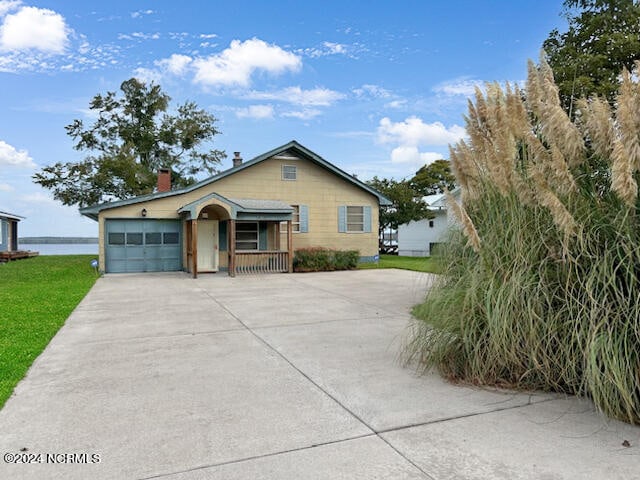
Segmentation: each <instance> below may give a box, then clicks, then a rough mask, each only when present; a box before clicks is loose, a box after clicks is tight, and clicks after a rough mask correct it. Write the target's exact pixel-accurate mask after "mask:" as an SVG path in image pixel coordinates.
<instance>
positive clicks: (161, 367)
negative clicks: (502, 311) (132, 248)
mask: <svg viewBox="0 0 640 480" xmlns="http://www.w3.org/2000/svg"><path fill="white" fill-rule="evenodd" d="M431 280H432V279H431V277H430V276H428V275H424V274H419V273H414V272H408V271H400V270H365V271H354V272H336V273H317V274H294V275H270V276H238V277H236V278H229V277H227V276H226V275H224V274H217V275H202V276H201V277H200V278H199V279H197V280H192V279H191V278H189V277H188V276H187V275H184V274H145V275H112V276H106V277H105V278H101V279H100V280H98V282H97V284H96V285H95V287H94V288H93V289H92V290H91V292H90V293H89V294H88V295H87V297H86V298H85V299H84V300H83V301H82V303H81V304H80V305H79V306H78V308H77V309H76V310H75V311H74V312H73V314H72V315H71V316H70V317H69V319H68V320H67V323H66V325H65V326H64V327H63V328H62V329H61V330H60V332H59V333H58V334H57V335H56V337H55V338H54V339H53V341H52V342H51V344H50V345H49V346H48V347H47V349H46V350H45V351H44V352H43V354H42V355H41V356H40V357H39V358H38V359H37V361H36V362H35V363H34V365H33V367H32V368H31V370H30V371H29V373H28V375H27V377H26V378H25V380H23V381H22V382H21V383H20V385H19V386H18V387H17V389H16V391H15V394H14V396H13V397H12V398H11V399H10V400H9V401H8V402H7V404H6V405H5V407H4V409H3V410H2V411H0V452H1V453H2V454H3V455H5V457H4V461H3V462H1V463H0V478H2V479H4V478H7V479H9V478H11V479H20V478H29V479H45V478H65V479H67V478H71V479H73V478H77V479H87V478H92V479H102V478H104V479H116V478H117V479H143V478H162V479H168V480H169V479H170V480H178V479H180V480H186V479H225V480H226V479H291V480H294V479H336V478H345V479H355V478H361V479H404V478H408V479H437V480H440V479H460V478H465V479H466V478H468V479H488V478H499V479H529V478H535V479H538V478H544V479H556V478H558V479H569V478H571V479H585V478H589V479H598V478H601V479H617V478H619V479H625V480H630V479H634V478H636V479H637V478H640V428H638V427H631V426H628V425H624V424H622V423H619V422H615V421H606V420H605V419H603V418H602V417H601V416H599V415H597V414H596V413H594V411H593V408H592V405H591V404H590V403H589V402H587V401H579V400H576V399H572V398H568V399H567V398H561V397H558V396H551V395H544V394H539V395H538V394H532V395H529V394H522V393H509V392H499V391H490V390H481V389H474V388H468V387H461V386H454V385H450V384H448V383H446V382H444V381H443V380H441V379H440V378H439V377H438V376H437V375H427V376H418V375H416V374H415V372H414V371H413V370H412V369H410V368H403V367H402V366H401V364H400V363H399V362H398V358H397V356H398V352H399V349H400V346H401V343H402V339H403V338H404V336H405V335H406V333H407V325H408V323H409V320H410V316H409V313H408V312H409V309H410V307H411V305H413V304H414V303H416V302H418V301H419V300H420V299H421V298H422V297H423V295H424V292H425V290H426V289H427V287H428V284H429V282H430V281H431ZM625 440H627V441H628V442H629V443H630V445H631V446H630V447H624V446H622V443H623V442H624V441H625ZM23 449H26V451H21V450H23ZM6 454H8V455H6ZM85 454H86V455H85ZM7 460H9V461H13V462H15V461H26V462H31V463H29V464H17V465H16V464H12V463H7ZM98 460H99V461H98ZM94 462H95V463H94Z"/></svg>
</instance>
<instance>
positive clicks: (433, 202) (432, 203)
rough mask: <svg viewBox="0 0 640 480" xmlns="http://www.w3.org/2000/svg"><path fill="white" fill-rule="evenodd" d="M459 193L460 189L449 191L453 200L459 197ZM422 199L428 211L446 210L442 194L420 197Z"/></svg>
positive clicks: (444, 198)
mask: <svg viewBox="0 0 640 480" xmlns="http://www.w3.org/2000/svg"><path fill="white" fill-rule="evenodd" d="M460 193H461V190H460V187H455V188H454V189H453V190H451V195H453V196H454V197H455V198H458V197H459V196H460ZM422 199H423V200H424V201H425V202H427V205H428V206H429V207H428V208H429V210H446V209H447V208H448V205H447V196H446V195H445V194H444V193H439V194H436V195H428V196H426V197H422Z"/></svg>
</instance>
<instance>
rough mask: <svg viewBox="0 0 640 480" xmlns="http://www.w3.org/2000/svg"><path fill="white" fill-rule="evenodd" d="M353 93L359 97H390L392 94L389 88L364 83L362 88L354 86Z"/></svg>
mask: <svg viewBox="0 0 640 480" xmlns="http://www.w3.org/2000/svg"><path fill="white" fill-rule="evenodd" d="M353 93H354V94H355V95H356V96H357V97H364V96H369V97H373V98H390V97H391V96H392V95H391V92H390V91H389V90H387V89H385V88H382V87H380V86H378V85H369V84H365V85H362V86H361V87H360V88H354V89H353Z"/></svg>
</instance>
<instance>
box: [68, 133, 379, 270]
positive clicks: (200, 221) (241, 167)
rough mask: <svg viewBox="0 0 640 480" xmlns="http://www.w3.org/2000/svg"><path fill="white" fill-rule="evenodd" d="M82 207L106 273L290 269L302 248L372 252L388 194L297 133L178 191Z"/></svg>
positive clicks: (371, 255) (165, 181)
mask: <svg viewBox="0 0 640 480" xmlns="http://www.w3.org/2000/svg"><path fill="white" fill-rule="evenodd" d="M170 181H171V172H169V171H168V170H161V171H160V172H159V175H158V188H157V191H156V192H155V193H152V194H149V195H142V196H139V197H135V198H130V199H126V200H120V201H113V202H107V203H102V204H99V205H94V206H90V207H86V208H81V209H80V212H81V213H82V214H83V215H86V216H87V217H90V218H92V219H94V220H96V221H97V222H98V225H99V227H98V236H99V259H100V260H99V268H100V269H101V270H102V271H104V272H107V273H119V272H151V271H178V270H183V271H188V272H190V273H192V274H193V276H194V277H195V276H197V274H198V273H202V272H216V271H228V272H229V274H230V275H235V274H236V272H290V271H292V262H293V252H294V251H295V250H296V249H299V248H304V247H326V248H333V249H342V250H358V251H359V252H360V259H361V261H376V260H377V258H378V209H379V206H380V205H390V204H391V202H390V201H389V200H388V199H387V198H386V197H384V196H383V195H381V194H380V193H378V192H377V191H375V190H374V189H372V188H371V187H369V186H368V185H366V184H365V183H363V182H361V181H360V180H358V179H357V178H355V177H354V176H353V175H349V174H347V173H345V172H344V171H343V170H341V169H339V168H338V167H336V166H335V165H333V164H331V163H329V162H328V161H326V160H325V159H323V158H322V157H320V156H319V155H317V154H316V153H314V152H312V151H311V150H309V149H307V148H306V147H304V146H302V145H301V144H299V143H298V142H296V141H291V142H289V143H287V144H286V145H283V146H281V147H278V148H276V149H274V150H271V151H269V152H267V153H264V154H262V155H259V156H258V157H256V158H254V159H252V160H249V161H247V162H243V161H242V158H240V154H239V152H236V153H235V158H234V159H233V167H232V168H230V169H228V170H225V171H223V172H221V173H219V174H217V175H215V176H213V177H211V178H208V179H206V180H203V181H201V182H199V183H196V184H194V185H191V186H189V187H186V188H182V189H179V190H171V185H170Z"/></svg>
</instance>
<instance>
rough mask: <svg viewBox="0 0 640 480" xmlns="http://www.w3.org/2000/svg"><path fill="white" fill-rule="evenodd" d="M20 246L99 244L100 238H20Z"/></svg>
mask: <svg viewBox="0 0 640 480" xmlns="http://www.w3.org/2000/svg"><path fill="white" fill-rule="evenodd" d="M18 243H19V244H20V245H29V244H34V243H39V244H50V243H58V244H77V243H98V237H20V238H18Z"/></svg>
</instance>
